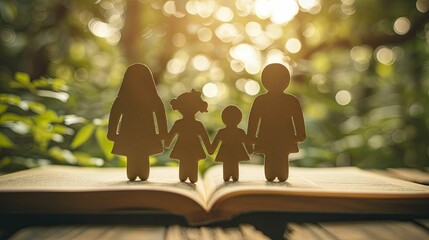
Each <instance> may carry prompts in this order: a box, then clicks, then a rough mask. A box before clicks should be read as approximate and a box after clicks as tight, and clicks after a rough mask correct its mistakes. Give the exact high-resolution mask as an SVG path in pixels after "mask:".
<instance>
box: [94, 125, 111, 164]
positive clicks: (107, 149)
mask: <svg viewBox="0 0 429 240" xmlns="http://www.w3.org/2000/svg"><path fill="white" fill-rule="evenodd" d="M95 136H96V138H97V142H98V145H99V146H100V147H101V150H102V151H103V153H104V156H106V158H107V159H108V160H111V159H112V158H113V157H114V155H113V154H112V153H111V151H112V148H113V142H111V141H109V140H108V139H107V131H106V129H105V128H104V127H97V130H96V132H95Z"/></svg>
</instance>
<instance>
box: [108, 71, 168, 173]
mask: <svg viewBox="0 0 429 240" xmlns="http://www.w3.org/2000/svg"><path fill="white" fill-rule="evenodd" d="M166 136H167V118H166V115H165V109H164V104H163V103H162V101H161V98H160V97H159V95H158V93H157V90H156V87H155V82H154V80H153V76H152V72H151V71H150V69H149V68H148V67H147V66H146V65H143V64H133V65H131V66H130V67H128V69H127V70H126V72H125V75H124V79H123V81H122V85H121V87H120V89H119V93H118V96H117V97H116V99H115V101H114V103H113V106H112V109H111V111H110V117H109V126H108V133H107V138H108V139H109V140H110V141H114V142H115V144H114V146H113V149H112V153H114V154H117V155H123V156H126V157H127V177H128V179H130V180H131V181H134V180H135V179H136V178H137V177H139V178H140V179H141V180H146V179H147V178H148V177H149V156H151V155H155V154H158V153H161V152H162V151H163V146H162V140H163V139H164V138H165V137H166Z"/></svg>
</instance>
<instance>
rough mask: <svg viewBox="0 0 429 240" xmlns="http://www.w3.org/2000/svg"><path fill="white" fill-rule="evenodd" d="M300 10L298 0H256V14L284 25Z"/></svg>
mask: <svg viewBox="0 0 429 240" xmlns="http://www.w3.org/2000/svg"><path fill="white" fill-rule="evenodd" d="M298 12H299V6H298V3H297V2H296V0H256V1H255V14H256V16H257V17H258V18H260V19H267V18H270V20H271V22H273V23H275V24H279V25H283V24H286V23H288V22H289V21H291V20H292V19H293V18H294V17H295V15H296V14H298Z"/></svg>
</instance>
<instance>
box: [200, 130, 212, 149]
mask: <svg viewBox="0 0 429 240" xmlns="http://www.w3.org/2000/svg"><path fill="white" fill-rule="evenodd" d="M199 136H200V138H201V140H202V141H203V144H204V146H205V147H206V149H207V152H208V153H209V154H210V152H211V150H212V144H211V143H210V138H209V135H208V134H207V130H206V129H205V128H204V126H203V125H202V124H201V128H200V135H199Z"/></svg>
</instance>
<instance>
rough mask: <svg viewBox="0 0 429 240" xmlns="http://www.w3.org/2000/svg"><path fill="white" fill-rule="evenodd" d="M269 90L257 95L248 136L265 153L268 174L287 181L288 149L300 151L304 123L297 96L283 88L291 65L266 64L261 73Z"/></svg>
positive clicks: (285, 86) (251, 111) (251, 112)
mask: <svg viewBox="0 0 429 240" xmlns="http://www.w3.org/2000/svg"><path fill="white" fill-rule="evenodd" d="M261 79H262V85H263V86H264V87H265V89H267V93H265V94H262V95H260V96H258V97H256V99H255V101H254V102H253V105H252V109H251V110H250V116H249V124H248V131H247V134H248V137H249V140H250V141H251V142H252V143H254V144H255V149H254V152H255V153H257V154H263V155H264V156H265V177H266V179H267V180H268V181H273V180H274V179H275V178H276V177H277V178H278V180H279V181H280V182H284V181H286V180H287V178H288V177H289V153H294V152H298V144H297V143H298V142H302V141H304V139H305V138H306V135H305V126H304V118H303V115H302V110H301V106H300V104H299V101H298V99H297V98H296V97H295V96H293V95H290V94H286V93H284V92H283V91H284V90H286V88H287V87H288V85H289V83H290V74H289V71H288V69H287V68H286V67H285V66H284V65H282V64H279V63H274V64H270V65H268V66H266V67H265V68H264V70H263V71H262V74H261Z"/></svg>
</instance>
